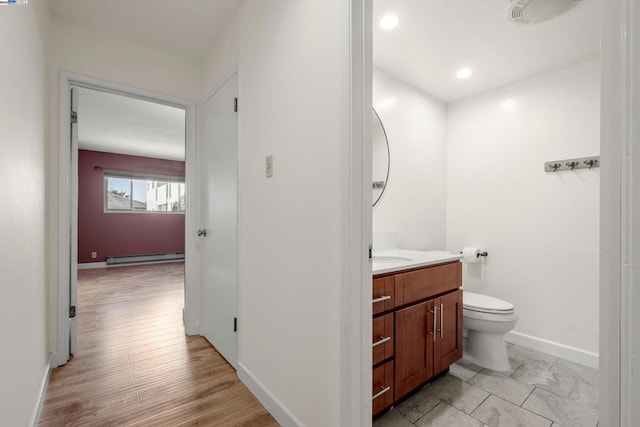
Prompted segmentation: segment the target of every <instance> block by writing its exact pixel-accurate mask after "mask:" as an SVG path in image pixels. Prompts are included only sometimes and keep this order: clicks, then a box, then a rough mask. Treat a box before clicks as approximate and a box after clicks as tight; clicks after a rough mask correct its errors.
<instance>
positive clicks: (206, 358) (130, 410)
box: [39, 263, 278, 427]
mask: <svg viewBox="0 0 640 427" xmlns="http://www.w3.org/2000/svg"><path fill="white" fill-rule="evenodd" d="M183 287H184V264H183V263H171V264H157V265H144V266H132V267H118V268H108V269H107V268H105V269H92V270H80V271H78V312H77V315H78V349H77V352H76V354H75V355H74V356H73V357H72V359H71V360H70V361H69V362H68V363H67V364H66V365H65V366H61V367H59V368H56V369H54V370H53V371H52V373H51V380H50V383H49V386H48V388H47V393H46V396H45V401H44V405H43V407H42V410H41V413H40V419H39V425H41V426H129V425H136V426H187V425H201V426H256V427H258V426H260V427H262V426H277V425H278V424H277V423H276V421H275V420H274V419H273V418H272V417H271V415H270V414H269V413H268V412H267V411H266V410H265V409H264V407H263V406H262V405H261V404H260V402H258V401H257V400H256V398H255V397H254V396H253V395H252V394H251V393H250V392H249V390H248V389H247V388H246V387H245V386H244V385H243V384H242V383H241V382H240V380H239V379H238V377H237V376H236V372H235V371H234V369H233V368H232V367H231V366H230V365H229V364H228V363H227V362H226V361H225V360H224V359H223V358H222V356H220V354H219V353H218V352H217V351H216V350H215V349H214V348H213V347H212V346H211V345H210V344H209V343H208V342H207V341H206V340H205V339H204V338H202V337H197V336H194V337H188V336H186V335H185V333H184V327H183V323H182V307H183V299H184V297H183V296H184V292H183Z"/></svg>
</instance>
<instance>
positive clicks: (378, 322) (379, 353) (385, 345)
mask: <svg viewBox="0 0 640 427" xmlns="http://www.w3.org/2000/svg"><path fill="white" fill-rule="evenodd" d="M393 344H394V341H393V313H389V314H385V315H384V316H380V317H376V318H374V319H373V339H372V343H371V345H372V347H373V357H372V360H373V364H374V365H375V364H376V363H380V362H382V361H383V360H385V359H388V358H390V357H391V356H393Z"/></svg>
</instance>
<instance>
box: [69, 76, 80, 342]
mask: <svg viewBox="0 0 640 427" xmlns="http://www.w3.org/2000/svg"><path fill="white" fill-rule="evenodd" d="M78 94H79V89H78V88H77V87H74V88H71V153H69V155H70V156H71V183H70V185H71V194H72V197H71V216H70V218H71V224H72V226H71V230H70V237H71V246H70V249H71V253H70V260H69V261H70V262H69V353H70V354H74V353H75V352H76V349H77V347H78V322H77V317H76V305H77V302H78V227H77V225H76V226H73V224H78V109H79V105H78V97H79V96H78Z"/></svg>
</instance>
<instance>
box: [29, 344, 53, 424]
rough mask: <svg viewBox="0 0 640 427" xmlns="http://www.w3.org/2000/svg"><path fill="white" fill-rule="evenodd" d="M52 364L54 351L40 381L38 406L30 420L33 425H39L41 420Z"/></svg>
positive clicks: (50, 354)
mask: <svg viewBox="0 0 640 427" xmlns="http://www.w3.org/2000/svg"><path fill="white" fill-rule="evenodd" d="M52 364H53V353H49V358H48V359H47V364H46V365H45V367H44V372H43V373H42V381H41V382H40V389H39V390H38V400H36V406H35V408H34V409H33V413H32V414H31V420H30V422H29V425H30V426H33V427H35V426H36V425H38V421H39V420H40V410H41V409H42V404H43V403H44V396H45V394H46V393H47V386H48V385H49V378H50V377H51V365H52Z"/></svg>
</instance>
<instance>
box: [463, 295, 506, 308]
mask: <svg viewBox="0 0 640 427" xmlns="http://www.w3.org/2000/svg"><path fill="white" fill-rule="evenodd" d="M462 306H463V307H464V308H465V309H466V310H473V311H482V312H491V313H496V312H499V313H506V312H510V311H513V304H510V303H508V302H506V301H503V300H501V299H498V298H494V297H490V296H487V295H482V294H476V293H474V292H463V293H462Z"/></svg>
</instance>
